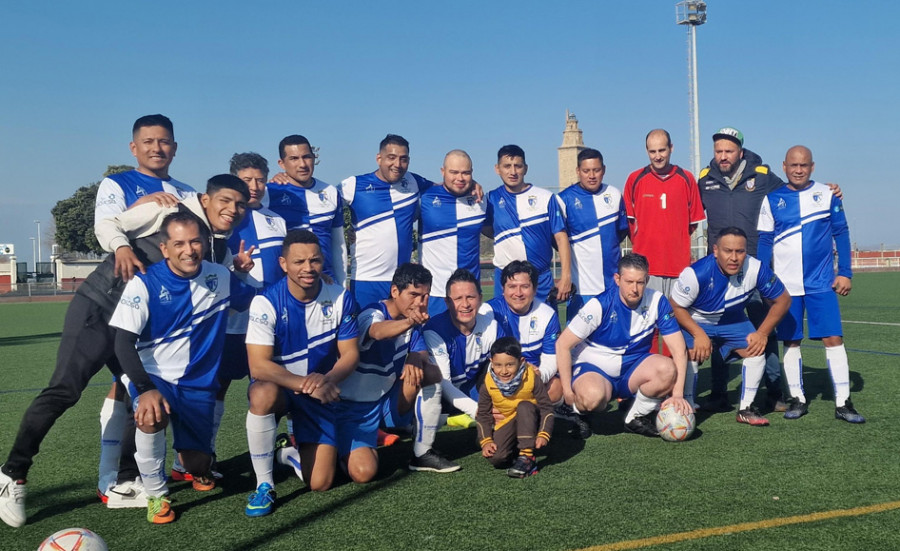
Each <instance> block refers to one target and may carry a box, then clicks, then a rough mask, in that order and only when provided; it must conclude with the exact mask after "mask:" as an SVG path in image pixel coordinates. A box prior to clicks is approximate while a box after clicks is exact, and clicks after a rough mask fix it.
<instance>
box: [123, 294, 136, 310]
mask: <svg viewBox="0 0 900 551" xmlns="http://www.w3.org/2000/svg"><path fill="white" fill-rule="evenodd" d="M119 304H121V305H123V306H127V307H129V308H134V309H135V310H137V309H138V308H140V307H141V297H132V298H131V300H128V299H127V298H125V297H122V298H121V299H119Z"/></svg>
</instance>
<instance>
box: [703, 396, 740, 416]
mask: <svg viewBox="0 0 900 551" xmlns="http://www.w3.org/2000/svg"><path fill="white" fill-rule="evenodd" d="M701 409H703V411H710V412H713V413H725V412H728V411H732V410H733V409H734V406H732V405H731V402H729V401H728V395H727V394H725V393H724V392H711V393H710V394H709V396H707V398H706V401H705V402H703V406H702V408H701Z"/></svg>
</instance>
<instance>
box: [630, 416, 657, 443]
mask: <svg viewBox="0 0 900 551" xmlns="http://www.w3.org/2000/svg"><path fill="white" fill-rule="evenodd" d="M625 431H626V432H631V433H634V434H640V435H641V436H650V437H656V436H659V431H658V430H656V412H653V413H650V414H648V415H636V416H635V417H634V419H632V420H631V421H629V422H627V423H625Z"/></svg>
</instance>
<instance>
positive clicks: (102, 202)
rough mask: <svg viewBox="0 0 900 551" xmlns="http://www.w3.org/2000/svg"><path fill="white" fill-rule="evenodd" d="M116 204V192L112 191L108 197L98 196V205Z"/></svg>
mask: <svg viewBox="0 0 900 551" xmlns="http://www.w3.org/2000/svg"><path fill="white" fill-rule="evenodd" d="M115 204H116V195H115V194H114V193H110V194H109V195H108V196H106V197H103V198H101V197H97V205H115Z"/></svg>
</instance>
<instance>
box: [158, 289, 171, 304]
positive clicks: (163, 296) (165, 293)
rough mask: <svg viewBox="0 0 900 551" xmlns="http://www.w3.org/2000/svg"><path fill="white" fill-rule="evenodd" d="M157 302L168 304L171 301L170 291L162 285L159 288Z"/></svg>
mask: <svg viewBox="0 0 900 551" xmlns="http://www.w3.org/2000/svg"><path fill="white" fill-rule="evenodd" d="M159 302H160V303H161V304H169V303H170V302H172V293H170V292H169V290H168V289H166V287H165V285H163V286H162V287H161V288H160V290H159Z"/></svg>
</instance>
